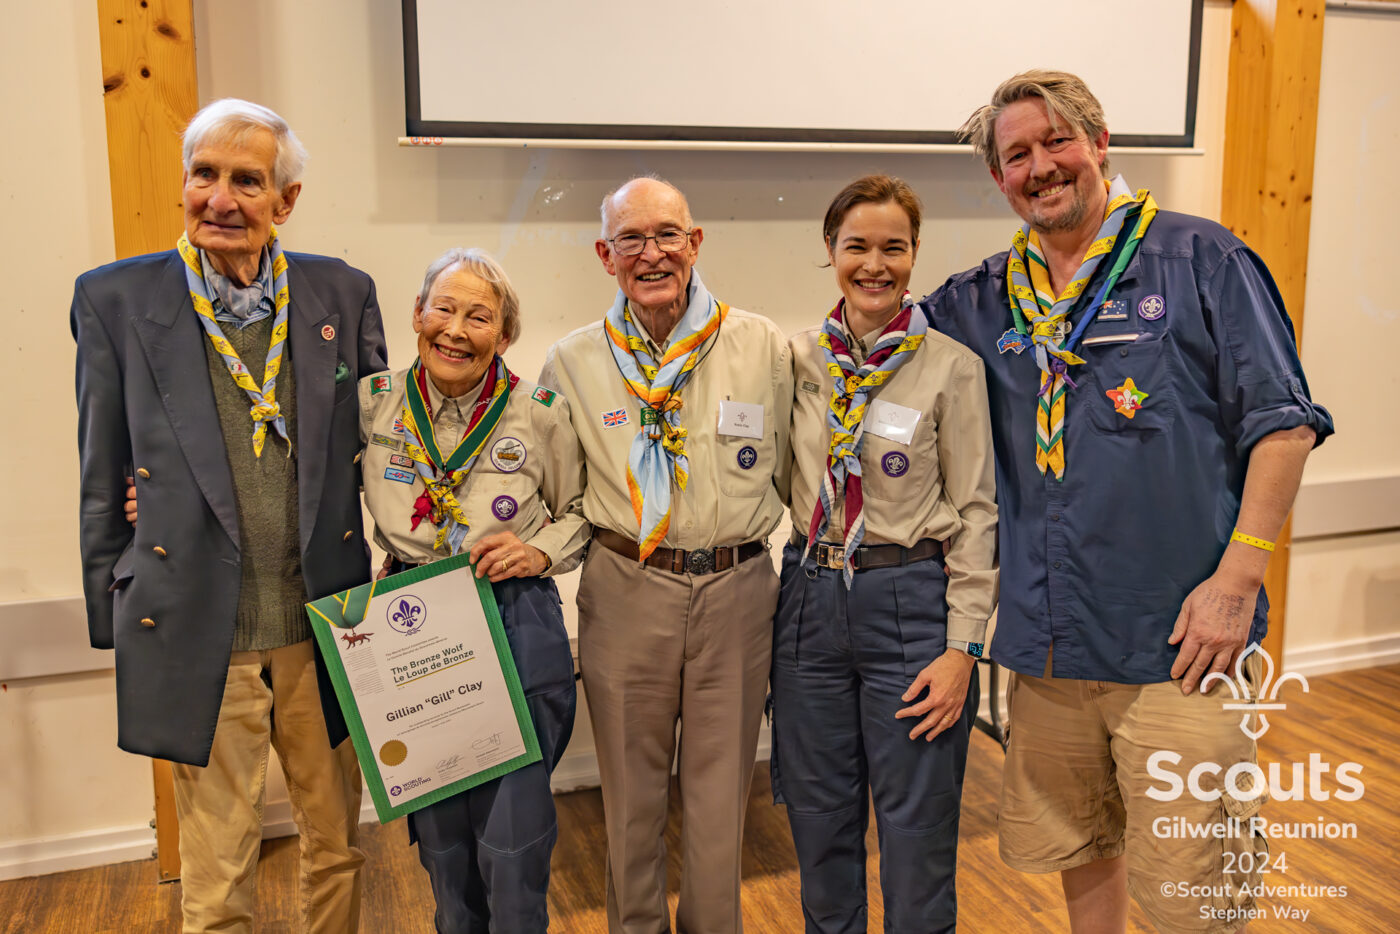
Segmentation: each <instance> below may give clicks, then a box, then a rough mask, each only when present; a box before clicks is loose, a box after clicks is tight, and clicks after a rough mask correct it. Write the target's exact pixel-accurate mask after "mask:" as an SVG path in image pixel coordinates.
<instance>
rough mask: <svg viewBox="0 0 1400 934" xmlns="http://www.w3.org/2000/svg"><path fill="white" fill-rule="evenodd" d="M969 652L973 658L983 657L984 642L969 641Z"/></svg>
mask: <svg viewBox="0 0 1400 934" xmlns="http://www.w3.org/2000/svg"><path fill="white" fill-rule="evenodd" d="M967 654H968V655H971V656H972V657H973V658H981V657H982V643H980V642H969V643H968V644H967Z"/></svg>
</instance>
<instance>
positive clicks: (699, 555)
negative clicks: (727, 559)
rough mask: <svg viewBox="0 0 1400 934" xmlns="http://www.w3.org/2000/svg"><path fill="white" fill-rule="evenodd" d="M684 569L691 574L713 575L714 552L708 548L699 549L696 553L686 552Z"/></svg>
mask: <svg viewBox="0 0 1400 934" xmlns="http://www.w3.org/2000/svg"><path fill="white" fill-rule="evenodd" d="M685 569H686V571H687V572H688V573H691V574H713V573H714V570H715V553H714V551H713V550H712V549H709V548H701V549H699V550H698V551H691V552H687V553H686V556H685Z"/></svg>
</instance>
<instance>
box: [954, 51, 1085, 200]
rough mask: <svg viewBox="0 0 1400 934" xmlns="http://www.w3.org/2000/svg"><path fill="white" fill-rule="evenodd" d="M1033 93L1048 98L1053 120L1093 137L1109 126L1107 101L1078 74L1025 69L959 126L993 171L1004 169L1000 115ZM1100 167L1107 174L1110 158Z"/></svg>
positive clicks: (962, 135) (963, 136)
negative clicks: (999, 152)
mask: <svg viewBox="0 0 1400 934" xmlns="http://www.w3.org/2000/svg"><path fill="white" fill-rule="evenodd" d="M1030 97H1038V98H1040V99H1041V100H1042V101H1044V102H1045V112H1046V114H1047V116H1049V118H1050V119H1051V121H1052V122H1053V121H1064V122H1065V123H1066V124H1068V125H1069V127H1070V128H1071V129H1073V130H1075V131H1076V132H1078V133H1083V134H1084V135H1085V136H1087V137H1088V138H1089V139H1090V140H1095V139H1098V137H1099V135H1100V134H1101V133H1103V132H1104V130H1106V129H1108V126H1107V124H1106V122H1105V121H1104V115H1103V105H1102V104H1100V103H1099V99H1098V98H1097V97H1095V96H1094V94H1093V92H1092V91H1090V90H1089V86H1088V85H1087V84H1085V83H1084V81H1083V80H1082V79H1081V78H1080V77H1079V76H1078V75H1072V74H1070V73H1069V72H1067V71H1050V70H1049V69H1045V68H1033V69H1031V70H1030V71H1023V72H1021V73H1020V74H1019V75H1016V76H1015V77H1013V78H1008V79H1007V80H1005V81H1003V82H1002V83H1001V84H1000V85H999V86H998V87H997V89H996V90H995V91H994V92H993V93H992V102H991V103H990V104H984V105H983V106H981V107H979V108H977V110H976V111H975V112H974V113H973V114H972V116H970V117H968V118H967V122H966V123H964V124H963V125H962V126H961V127H960V128H959V129H958V137H959V138H960V139H962V140H964V141H965V142H968V143H971V144H972V148H973V149H974V150H976V152H977V154H978V155H979V156H981V157H982V158H983V159H984V160H985V161H986V163H987V167H988V168H989V169H991V170H992V171H993V172H1000V171H1001V165H1000V163H999V161H998V158H997V139H996V124H997V118H998V117H1000V116H1001V115H1002V112H1003V111H1004V110H1006V108H1007V107H1010V106H1011V105H1012V104H1015V103H1017V102H1018V101H1023V100H1026V99H1027V98H1030ZM1100 168H1101V169H1102V171H1103V172H1104V173H1105V174H1107V172H1108V160H1107V159H1104V161H1103V165H1102V166H1101V167H1100Z"/></svg>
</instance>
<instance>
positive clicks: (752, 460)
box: [735, 444, 758, 470]
mask: <svg viewBox="0 0 1400 934" xmlns="http://www.w3.org/2000/svg"><path fill="white" fill-rule="evenodd" d="M735 460H737V461H738V462H739V466H740V467H741V468H743V469H744V470H748V469H750V468H751V467H753V465H754V464H757V463H758V452H757V451H755V450H754V449H753V445H751V444H746V445H744V446H743V447H741V448H740V449H739V453H738V455H737V456H736V457H735Z"/></svg>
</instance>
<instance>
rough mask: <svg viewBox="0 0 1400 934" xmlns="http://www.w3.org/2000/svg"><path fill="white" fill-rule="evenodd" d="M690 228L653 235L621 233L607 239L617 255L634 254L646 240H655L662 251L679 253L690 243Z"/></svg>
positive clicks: (645, 244)
mask: <svg viewBox="0 0 1400 934" xmlns="http://www.w3.org/2000/svg"><path fill="white" fill-rule="evenodd" d="M692 232H693V231H690V230H674V229H673V230H663V231H661V233H659V234H655V235H653V236H649V237H647V236H643V235H642V234H623V235H622V236H620V237H613V238H612V239H610V240H608V243H611V244H612V248H613V250H614V251H616V253H617V255H618V256H636V255H637V254H638V253H640V252H642V251H643V250H645V249H646V248H647V241H648V240H655V241H656V248H657V249H658V250H660V251H661V252H662V253H679V252H680V251H681V250H684V249H685V248H686V246H687V244H689V243H690V235H691V233H692Z"/></svg>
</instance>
